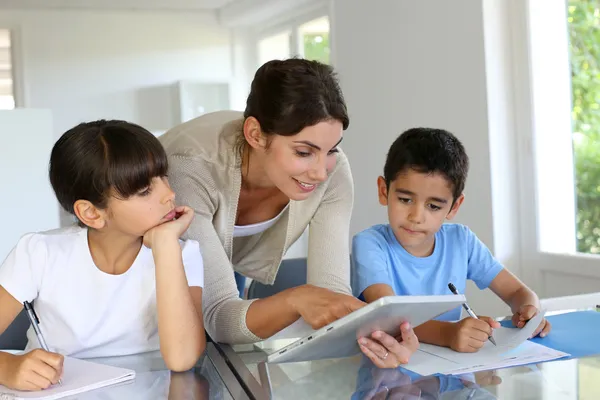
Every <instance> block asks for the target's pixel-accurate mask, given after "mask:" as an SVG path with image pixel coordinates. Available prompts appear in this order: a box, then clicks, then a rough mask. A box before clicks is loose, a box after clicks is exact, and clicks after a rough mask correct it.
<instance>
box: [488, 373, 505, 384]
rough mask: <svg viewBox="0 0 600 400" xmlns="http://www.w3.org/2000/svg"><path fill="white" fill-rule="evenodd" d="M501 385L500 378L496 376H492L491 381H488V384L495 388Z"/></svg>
mask: <svg viewBox="0 0 600 400" xmlns="http://www.w3.org/2000/svg"><path fill="white" fill-rule="evenodd" d="M501 383H502V378H500V377H499V376H498V375H494V376H492V379H491V380H490V383H489V384H490V385H494V386H497V385H499V384H501Z"/></svg>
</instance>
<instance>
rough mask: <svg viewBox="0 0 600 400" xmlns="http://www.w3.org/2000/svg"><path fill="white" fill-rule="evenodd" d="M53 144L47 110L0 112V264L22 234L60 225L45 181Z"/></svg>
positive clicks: (50, 118) (46, 180) (50, 122)
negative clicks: (0, 214) (0, 185)
mask: <svg viewBox="0 0 600 400" xmlns="http://www.w3.org/2000/svg"><path fill="white" fill-rule="evenodd" d="M32 136H35V140H32V139H31V137H32ZM53 144H54V137H53V134H52V115H51V114H50V112H49V111H48V110H29V109H21V110H10V111H2V110H0V171H2V172H3V177H2V196H0V210H2V222H1V223H0V264H1V263H2V261H4V259H5V258H6V256H7V255H8V253H9V252H10V250H11V249H12V248H13V247H14V246H15V245H16V244H17V241H18V240H19V238H20V237H21V236H22V235H23V234H25V233H28V232H36V231H41V230H48V229H54V228H58V226H59V218H58V205H57V201H56V199H55V197H54V192H53V191H52V188H51V186H50V182H49V180H48V160H49V159H50V150H51V148H52V145H53Z"/></svg>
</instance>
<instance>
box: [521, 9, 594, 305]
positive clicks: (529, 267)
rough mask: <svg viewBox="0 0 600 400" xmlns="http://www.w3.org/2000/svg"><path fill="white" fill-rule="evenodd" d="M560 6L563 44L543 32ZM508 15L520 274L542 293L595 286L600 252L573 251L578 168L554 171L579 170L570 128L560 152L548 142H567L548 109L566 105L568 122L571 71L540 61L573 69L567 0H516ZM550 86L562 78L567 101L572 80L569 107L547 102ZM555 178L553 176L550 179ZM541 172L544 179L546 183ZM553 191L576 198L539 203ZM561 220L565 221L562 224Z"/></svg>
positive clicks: (564, 292) (555, 28) (556, 28)
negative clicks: (550, 68)
mask: <svg viewBox="0 0 600 400" xmlns="http://www.w3.org/2000/svg"><path fill="white" fill-rule="evenodd" d="M561 6H562V7H563V8H562V11H563V13H564V25H562V26H561V27H559V26H556V25H553V26H552V28H551V29H553V31H554V34H562V35H565V36H566V42H563V43H559V44H557V43H554V42H553V43H552V46H545V44H546V43H547V42H552V40H550V39H549V38H548V37H547V36H546V34H547V33H548V32H549V31H548V30H547V29H549V23H550V22H549V20H550V19H552V18H554V20H553V22H552V23H555V24H556V23H557V22H558V19H557V18H558V16H559V15H560V10H561V9H560V7H561ZM549 7H556V8H555V9H554V14H552V13H551V14H545V15H544V16H543V19H544V20H545V22H544V21H543V20H542V17H541V15H542V12H547V11H548V9H549ZM510 14H511V18H510V20H511V22H512V23H511V28H510V29H511V47H512V55H513V60H514V64H513V66H512V71H513V75H514V85H513V87H514V104H513V107H514V114H515V130H516V133H517V135H516V136H517V141H518V143H517V160H518V161H517V162H518V170H519V171H520V174H519V198H518V199H515V200H516V205H517V207H518V208H519V210H518V212H519V216H520V229H521V248H520V253H521V257H520V258H521V262H520V264H521V270H522V278H523V279H524V280H525V282H527V284H528V285H529V286H531V287H532V288H533V289H534V290H536V291H537V292H538V295H539V296H540V297H554V296H561V295H569V294H574V292H576V293H585V292H592V291H594V292H597V291H598V289H597V283H598V280H600V268H599V265H600V263H599V261H600V256H598V255H593V254H585V253H577V252H576V237H575V234H576V228H575V225H576V220H575V218H576V214H575V213H576V204H575V201H574V198H575V195H576V194H575V175H574V173H573V174H569V173H566V174H561V176H559V177H552V176H551V173H552V170H553V168H554V170H555V169H556V168H557V165H556V164H559V165H560V166H562V167H564V168H567V169H571V171H573V170H574V163H573V151H572V139H571V136H572V135H569V137H568V142H569V146H563V147H562V148H561V147H560V146H558V147H557V146H554V150H555V151H561V152H562V154H561V155H560V156H558V157H557V155H556V154H552V155H551V154H550V153H549V151H550V150H549V149H552V148H553V147H552V146H551V145H552V142H553V140H559V141H560V142H561V143H562V144H563V145H564V144H565V143H566V139H565V136H564V131H563V133H562V136H557V135H560V133H557V131H560V129H561V128H560V127H559V128H558V129H551V128H552V127H553V123H552V121H554V120H553V118H557V115H556V114H551V113H550V111H549V110H552V109H553V107H559V108H560V107H562V109H563V111H561V113H563V114H560V115H559V116H558V118H560V124H562V127H563V128H564V124H565V116H566V117H568V120H569V121H570V119H571V108H570V103H571V97H570V90H571V80H570V75H568V74H567V75H565V74H564V73H563V72H564V71H563V72H560V71H559V72H558V74H559V75H556V74H554V75H552V74H548V73H544V72H543V71H542V72H541V70H540V67H541V64H545V65H548V64H552V63H556V62H558V63H564V62H566V63H567V65H566V66H565V65H564V64H563V65H562V67H561V68H563V69H564V68H568V70H569V71H570V65H569V64H568V62H569V48H568V25H567V19H566V15H567V3H566V1H564V0H554V1H547V0H511V1H510ZM544 23H545V24H546V27H544V25H543V24H544ZM557 31H559V32H557ZM542 39H544V41H542ZM561 40H562V39H561ZM564 43H566V46H565V47H563V50H564V51H557V49H556V48H557V47H559V48H560V47H561V46H564ZM553 52H554V53H553ZM552 54H554V57H555V58H554V59H553V60H549V59H548V58H544V60H543V61H541V58H540V57H541V56H542V55H545V56H547V55H552ZM561 74H562V75H561ZM553 85H562V86H561V87H562V89H560V91H561V94H563V97H562V98H561V96H556V92H555V93H554V94H555V95H554V97H557V98H561V99H562V101H564V100H565V99H564V91H565V85H568V91H569V97H568V100H569V107H568V108H565V105H564V104H562V105H558V106H557V105H556V104H554V105H553V104H550V103H549V102H548V98H549V96H550V95H551V88H552V87H553ZM544 102H546V103H545V104H544ZM571 132H572V130H569V133H571ZM553 135H554V136H553ZM546 145H549V146H546ZM565 147H569V148H565ZM569 153H570V155H569ZM556 160H562V164H561V163H557V162H556ZM551 163H554V165H552V164H551ZM569 175H570V176H569ZM552 178H556V179H554V180H552V181H549V179H552ZM544 179H545V180H546V182H543V180H544ZM548 182H551V184H548ZM599 184H600V182H599ZM551 191H554V196H561V195H562V196H570V193H572V197H573V199H570V200H569V201H566V202H564V203H561V204H562V206H563V207H566V208H569V207H571V208H570V209H567V210H565V209H561V208H560V206H559V207H555V208H556V209H555V210H554V212H553V213H550V212H549V210H551V207H544V205H542V202H543V201H552V200H549V199H548V198H547V196H549V193H551ZM569 203H570V204H571V205H570V206H568V204H569ZM565 204H566V205H565ZM561 227H567V228H566V229H565V230H564V231H563V230H561ZM561 235H568V236H569V237H567V236H561ZM553 236H554V237H553ZM561 238H562V239H563V242H561ZM594 287H596V288H594Z"/></svg>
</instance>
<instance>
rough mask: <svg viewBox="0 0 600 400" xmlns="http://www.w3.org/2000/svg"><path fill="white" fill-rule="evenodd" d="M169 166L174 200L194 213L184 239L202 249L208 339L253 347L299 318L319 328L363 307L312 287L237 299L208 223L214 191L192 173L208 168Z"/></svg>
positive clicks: (175, 161)
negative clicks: (194, 242) (260, 296)
mask: <svg viewBox="0 0 600 400" xmlns="http://www.w3.org/2000/svg"><path fill="white" fill-rule="evenodd" d="M169 163H170V164H169V170H170V174H169V181H170V183H171V187H172V188H173V190H174V191H175V193H176V195H177V197H178V199H179V201H180V202H183V203H185V204H187V205H188V206H190V207H192V208H193V209H194V211H195V217H194V220H193V221H192V223H191V225H190V227H189V229H188V231H187V233H186V237H188V238H191V239H194V240H196V241H198V243H199V244H200V249H201V250H202V256H203V259H204V277H205V280H204V283H205V285H204V287H205V288H206V290H205V292H204V297H203V309H204V310H203V311H204V321H205V323H206V324H205V326H206V330H207V331H208V333H209V335H210V336H211V338H212V339H213V340H215V341H217V342H224V343H252V342H257V341H260V340H262V339H264V338H267V337H269V336H272V335H273V334H275V333H277V332H278V331H280V330H281V329H283V328H285V327H287V326H289V325H291V324H292V323H293V322H294V321H296V320H297V319H298V318H299V317H300V316H303V317H304V318H305V320H306V321H307V323H309V324H311V325H312V326H313V327H321V326H324V325H326V323H329V322H331V321H333V320H335V319H337V318H340V317H341V316H343V315H346V314H347V313H349V312H351V311H352V310H355V309H357V308H360V307H362V306H363V305H364V303H362V302H361V301H359V300H358V299H355V298H354V297H352V296H345V295H341V294H338V293H333V292H331V291H329V290H326V289H322V288H319V287H315V286H312V285H303V286H301V287H298V288H293V289H288V290H285V291H282V292H281V293H278V294H277V295H275V296H271V297H268V298H265V299H260V300H242V299H240V298H239V293H238V290H237V287H236V284H235V278H234V274H233V267H232V265H231V262H230V260H229V258H228V257H227V254H226V252H225V249H224V247H223V244H222V242H221V240H220V238H219V236H218V234H217V232H216V230H215V227H214V225H213V222H212V221H213V217H214V215H215V213H216V209H217V205H216V200H215V199H214V197H213V196H211V193H216V192H217V190H219V189H218V188H216V187H214V184H213V183H212V181H211V180H209V179H207V178H206V177H204V176H203V175H202V174H198V173H195V172H194V171H205V170H207V168H209V166H206V165H203V163H201V162H198V161H195V160H194V161H192V160H190V159H188V158H185V157H179V156H174V157H171V158H170V159H169ZM346 257H347V256H346ZM346 280H347V281H349V279H346ZM346 284H347V282H346ZM348 290H349V288H348Z"/></svg>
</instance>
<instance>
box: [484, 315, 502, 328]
mask: <svg viewBox="0 0 600 400" xmlns="http://www.w3.org/2000/svg"><path fill="white" fill-rule="evenodd" d="M479 320H480V321H483V322H485V323H486V324H488V325H489V326H490V328H492V329H495V328H500V322H498V321H496V320H495V319H494V318H490V317H479Z"/></svg>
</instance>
